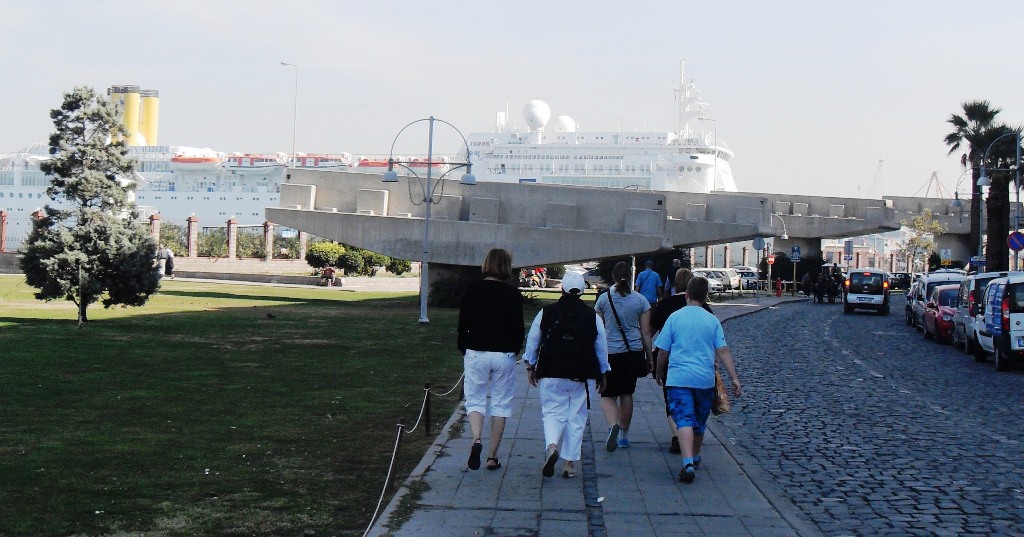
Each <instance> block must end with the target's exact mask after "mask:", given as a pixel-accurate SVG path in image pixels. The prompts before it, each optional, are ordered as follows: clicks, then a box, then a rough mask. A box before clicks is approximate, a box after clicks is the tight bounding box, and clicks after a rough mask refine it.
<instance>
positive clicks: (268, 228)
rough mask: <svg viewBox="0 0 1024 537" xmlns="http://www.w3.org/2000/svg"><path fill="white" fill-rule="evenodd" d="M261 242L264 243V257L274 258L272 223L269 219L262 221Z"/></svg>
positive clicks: (267, 258)
mask: <svg viewBox="0 0 1024 537" xmlns="http://www.w3.org/2000/svg"><path fill="white" fill-rule="evenodd" d="M263 244H265V245H266V249H265V251H266V256H265V258H264V259H266V260H267V261H271V260H273V259H274V224H272V223H271V222H270V221H266V222H263Z"/></svg>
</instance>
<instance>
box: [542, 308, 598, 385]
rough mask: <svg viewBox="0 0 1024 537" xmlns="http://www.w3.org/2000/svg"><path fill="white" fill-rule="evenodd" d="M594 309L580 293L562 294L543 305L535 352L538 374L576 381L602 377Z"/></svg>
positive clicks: (543, 376)
mask: <svg viewBox="0 0 1024 537" xmlns="http://www.w3.org/2000/svg"><path fill="white" fill-rule="evenodd" d="M596 315H597V313H595V312H594V309H593V308H591V307H590V306H587V305H586V304H584V303H583V301H582V300H580V298H579V297H577V296H573V295H566V296H563V297H562V298H561V299H559V300H558V302H555V303H554V304H551V305H549V306H545V307H544V315H543V317H541V321H540V330H541V343H540V349H538V352H537V378H545V377H547V378H563V379H571V380H578V381H581V382H582V381H585V380H586V379H597V378H600V377H601V365H600V364H599V363H598V361H597V352H596V351H595V350H594V341H595V339H596V338H597V327H596V326H595V322H596V320H595V317H596Z"/></svg>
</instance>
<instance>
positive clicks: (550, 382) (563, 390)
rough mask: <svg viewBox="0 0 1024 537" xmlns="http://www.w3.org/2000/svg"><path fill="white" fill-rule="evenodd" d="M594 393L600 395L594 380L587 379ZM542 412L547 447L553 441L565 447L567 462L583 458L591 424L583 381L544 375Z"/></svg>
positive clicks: (563, 448)
mask: <svg viewBox="0 0 1024 537" xmlns="http://www.w3.org/2000/svg"><path fill="white" fill-rule="evenodd" d="M587 383H588V384H589V385H590V392H591V393H594V394H596V393H597V391H595V387H594V381H592V380H591V381H588V382H587ZM538 386H539V387H540V411H541V416H542V418H543V420H544V448H545V449H547V446H550V445H551V444H555V445H558V443H559V441H561V443H562V447H561V449H560V450H559V456H560V457H561V458H562V459H564V460H567V461H578V460H580V454H581V452H582V448H583V430H584V428H586V426H587V391H586V387H585V386H584V385H583V383H582V382H579V381H575V380H569V379H559V378H542V379H540V382H538Z"/></svg>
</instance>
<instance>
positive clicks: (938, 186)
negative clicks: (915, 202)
mask: <svg viewBox="0 0 1024 537" xmlns="http://www.w3.org/2000/svg"><path fill="white" fill-rule="evenodd" d="M932 187H935V195H936V196H937V197H939V198H940V199H947V198H950V197H952V196H950V195H949V190H948V189H947V188H946V187H944V186H942V182H941V181H939V172H932V176H931V177H930V178H929V179H928V180H927V181H925V183H924V184H923V185H921V188H919V189H917V192H914V196H917V194H918V192H921V191H922V190H924V197H926V198H927V197H930V194H931V193H932Z"/></svg>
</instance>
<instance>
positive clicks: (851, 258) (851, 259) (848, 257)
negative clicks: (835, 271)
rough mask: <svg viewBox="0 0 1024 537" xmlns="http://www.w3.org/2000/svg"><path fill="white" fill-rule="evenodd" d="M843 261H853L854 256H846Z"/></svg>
mask: <svg viewBox="0 0 1024 537" xmlns="http://www.w3.org/2000/svg"><path fill="white" fill-rule="evenodd" d="M843 259H846V260H847V261H853V256H852V255H844V256H843Z"/></svg>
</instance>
